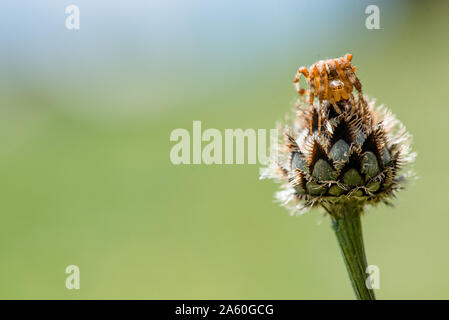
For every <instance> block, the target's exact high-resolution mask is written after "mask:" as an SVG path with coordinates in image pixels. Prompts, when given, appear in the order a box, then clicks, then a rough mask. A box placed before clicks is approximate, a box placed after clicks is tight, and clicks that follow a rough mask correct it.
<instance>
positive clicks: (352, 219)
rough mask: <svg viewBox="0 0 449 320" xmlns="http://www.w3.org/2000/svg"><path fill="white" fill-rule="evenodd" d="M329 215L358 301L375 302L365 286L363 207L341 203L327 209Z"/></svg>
mask: <svg viewBox="0 0 449 320" xmlns="http://www.w3.org/2000/svg"><path fill="white" fill-rule="evenodd" d="M326 209H328V211H329V212H330V214H331V219H332V228H333V229H334V231H335V235H336V236H337V240H338V244H339V246H340V249H341V252H342V254H343V258H344V260H345V265H346V269H347V271H348V274H349V278H350V280H351V283H352V287H353V289H354V293H355V295H356V297H357V299H359V300H375V299H376V297H375V295H374V290H373V289H369V288H368V287H367V286H366V278H367V274H366V268H367V266H368V263H367V261H366V256H365V248H364V245H363V235H362V224H361V221H360V216H361V214H362V213H363V206H362V205H361V204H360V203H358V202H357V201H354V200H347V201H343V202H341V203H338V204H333V205H331V206H329V207H327V208H326Z"/></svg>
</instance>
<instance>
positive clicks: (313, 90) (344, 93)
mask: <svg viewBox="0 0 449 320" xmlns="http://www.w3.org/2000/svg"><path fill="white" fill-rule="evenodd" d="M351 60H352V54H350V53H347V54H346V55H345V56H344V57H341V58H336V59H328V60H321V61H318V62H316V63H314V64H312V65H311V66H310V68H309V69H307V68H306V67H301V68H299V69H298V72H297V73H296V76H295V79H294V80H293V83H294V84H295V87H296V90H297V91H298V93H299V95H300V96H303V95H304V94H306V93H307V94H308V95H309V104H310V105H313V100H314V97H318V99H319V102H320V105H321V102H322V101H324V100H327V101H329V102H330V103H332V105H333V106H334V108H335V110H336V111H337V112H339V113H341V111H340V108H338V106H337V104H336V103H337V102H339V101H340V100H347V99H349V98H351V99H353V98H354V97H353V95H352V91H353V89H354V87H355V88H356V89H357V91H358V93H359V95H361V94H362V84H361V83H360V81H359V79H358V78H357V76H356V74H355V72H356V71H357V69H356V67H354V66H352V65H351ZM301 75H304V77H305V78H306V81H307V83H308V85H309V90H305V89H303V88H301V87H300V86H299V79H300V78H301ZM318 130H319V131H321V117H319V124H318Z"/></svg>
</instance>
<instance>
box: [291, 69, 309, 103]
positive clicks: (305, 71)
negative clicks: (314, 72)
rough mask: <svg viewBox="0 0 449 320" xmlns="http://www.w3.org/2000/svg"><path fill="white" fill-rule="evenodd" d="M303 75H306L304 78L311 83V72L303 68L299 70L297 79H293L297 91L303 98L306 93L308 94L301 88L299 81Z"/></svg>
mask: <svg viewBox="0 0 449 320" xmlns="http://www.w3.org/2000/svg"><path fill="white" fill-rule="evenodd" d="M301 75H304V78H306V81H307V83H309V82H310V78H309V71H308V70H307V69H306V68H305V67H301V68H299V69H298V71H297V72H296V75H295V78H294V79H293V83H294V84H295V88H296V91H298V93H299V95H301V96H303V95H304V94H305V93H307V90H305V89H303V88H301V87H300V86H299V79H300V78H301Z"/></svg>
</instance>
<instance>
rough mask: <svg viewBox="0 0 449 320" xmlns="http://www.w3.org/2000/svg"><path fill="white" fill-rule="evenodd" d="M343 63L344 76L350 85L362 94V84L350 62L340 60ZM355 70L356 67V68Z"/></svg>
mask: <svg viewBox="0 0 449 320" xmlns="http://www.w3.org/2000/svg"><path fill="white" fill-rule="evenodd" d="M342 62H344V63H343V72H344V73H345V75H346V77H347V78H348V79H349V82H351V84H352V85H354V87H355V88H356V89H357V91H358V92H359V94H362V84H361V83H360V80H359V78H357V76H356V74H355V72H354V69H353V68H352V66H351V63H350V62H349V61H348V60H347V61H342ZM356 70H357V69H356Z"/></svg>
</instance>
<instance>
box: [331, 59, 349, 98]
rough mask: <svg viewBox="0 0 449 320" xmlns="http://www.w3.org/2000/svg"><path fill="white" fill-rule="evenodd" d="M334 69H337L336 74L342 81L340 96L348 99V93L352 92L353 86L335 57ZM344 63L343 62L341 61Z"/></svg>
mask: <svg viewBox="0 0 449 320" xmlns="http://www.w3.org/2000/svg"><path fill="white" fill-rule="evenodd" d="M334 62H335V69H336V70H337V73H338V75H339V76H340V80H341V81H342V82H343V84H344V86H345V89H344V90H343V91H342V92H341V96H342V98H343V99H345V100H347V99H349V95H350V94H352V90H353V86H352V84H351V82H350V81H349V79H348V78H347V77H346V74H345V73H344V72H343V69H342V67H341V65H340V62H342V61H339V60H338V59H335V61H334ZM342 63H344V62H342Z"/></svg>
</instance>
